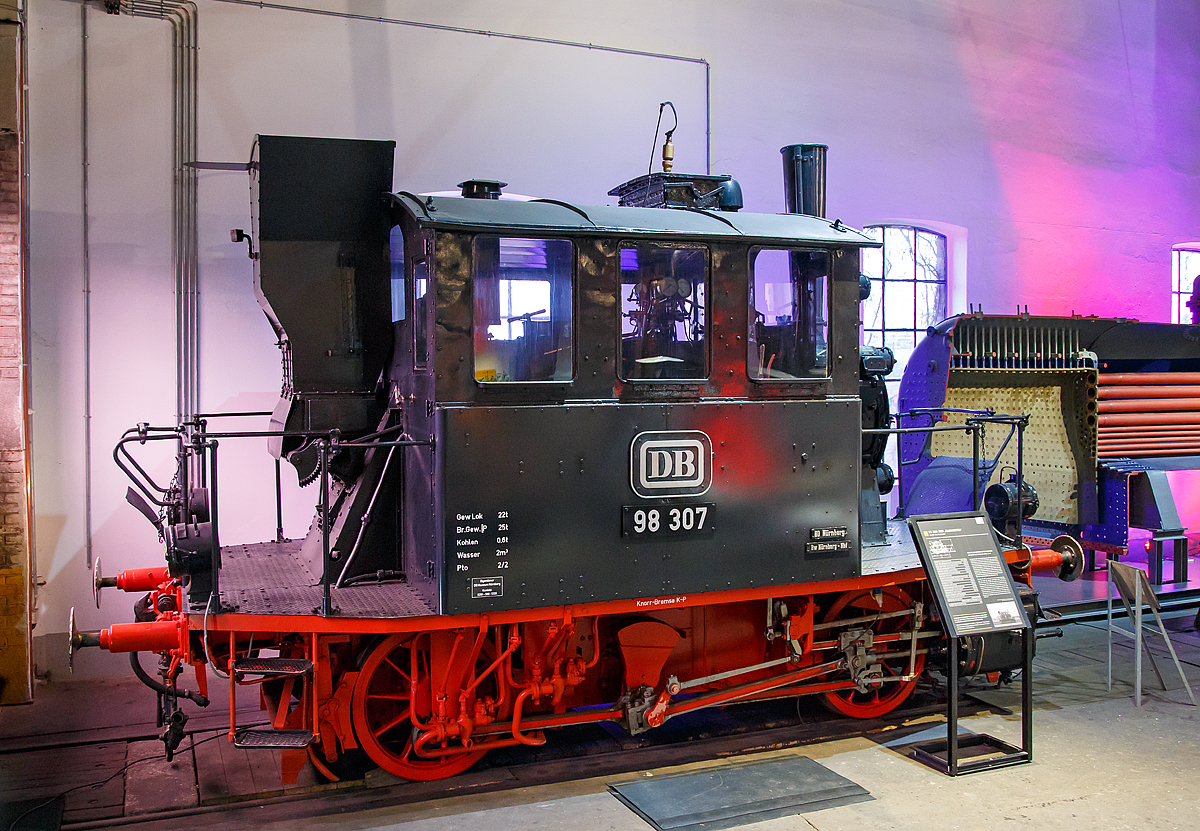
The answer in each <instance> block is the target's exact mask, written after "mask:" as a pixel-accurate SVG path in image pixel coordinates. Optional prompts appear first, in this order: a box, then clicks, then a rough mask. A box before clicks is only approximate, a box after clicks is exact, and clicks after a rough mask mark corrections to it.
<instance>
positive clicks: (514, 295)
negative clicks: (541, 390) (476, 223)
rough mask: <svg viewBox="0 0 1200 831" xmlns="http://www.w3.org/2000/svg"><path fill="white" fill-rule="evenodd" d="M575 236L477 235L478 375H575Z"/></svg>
mask: <svg viewBox="0 0 1200 831" xmlns="http://www.w3.org/2000/svg"><path fill="white" fill-rule="evenodd" d="M574 259H575V250H574V246H573V245H572V243H571V241H570V240H563V239H520V238H512V237H498V236H478V237H476V238H475V268H474V276H475V283H474V292H475V300H474V307H475V313H474V318H475V380H476V381H477V382H478V383H480V384H493V383H495V384H503V383H513V382H529V381H570V380H571V378H572V375H573V370H574V352H573V349H572V343H571V339H572V330H573V325H572V324H573V321H572V296H573V293H572V272H573V269H572V264H573V262H574Z"/></svg>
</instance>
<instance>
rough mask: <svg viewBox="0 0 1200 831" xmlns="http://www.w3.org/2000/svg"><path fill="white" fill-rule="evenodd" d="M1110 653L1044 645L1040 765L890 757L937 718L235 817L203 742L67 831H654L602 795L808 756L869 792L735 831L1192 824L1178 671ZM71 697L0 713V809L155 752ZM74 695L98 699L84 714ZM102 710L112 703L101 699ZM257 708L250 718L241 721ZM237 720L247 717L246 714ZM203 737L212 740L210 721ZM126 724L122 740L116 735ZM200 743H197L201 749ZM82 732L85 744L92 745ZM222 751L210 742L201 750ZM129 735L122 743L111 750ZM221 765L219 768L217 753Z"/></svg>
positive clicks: (1178, 629) (132, 721) (1000, 730)
mask: <svg viewBox="0 0 1200 831" xmlns="http://www.w3.org/2000/svg"><path fill="white" fill-rule="evenodd" d="M1193 618H1194V611H1192V612H1187V613H1183V614H1177V615H1175V616H1174V617H1173V618H1172V619H1171V620H1170V627H1171V636H1172V641H1173V642H1174V644H1175V646H1176V649H1177V650H1178V651H1179V653H1180V657H1181V658H1182V659H1183V660H1184V661H1185V664H1184V668H1185V671H1186V672H1188V674H1189V678H1190V679H1191V681H1192V683H1193V687H1194V688H1197V687H1200V634H1198V633H1197V632H1196V630H1195V628H1194V619H1193ZM1105 651H1106V650H1105V633H1104V631H1103V627H1102V625H1100V626H1096V625H1086V624H1072V625H1070V626H1068V627H1066V637H1064V638H1062V639H1051V640H1042V641H1040V642H1039V645H1038V657H1037V659H1036V662H1035V672H1034V676H1035V683H1034V690H1035V706H1034V713H1033V716H1034V761H1033V762H1032V763H1030V764H1024V765H1018V766H1013V767H1009V768H1003V769H997V770H991V771H985V772H980V773H974V774H970V775H965V776H960V777H957V778H950V777H948V776H945V775H944V774H940V773H938V772H936V771H934V770H932V769H930V768H928V767H926V766H924V765H922V764H919V763H918V762H916V761H913V760H912V759H910V758H907V757H906V756H905V755H903V754H902V753H901V752H900V751H899V750H898V748H899V747H900V746H901V745H905V744H909V743H911V742H913V741H915V740H918V739H922V738H939V737H944V735H945V722H944V719H943V718H940V717H936V716H924V717H920V718H913V719H909V720H908V721H907V722H905V721H904V720H898V721H897V724H896V727H895V728H894V729H892V730H889V731H886V732H884V733H882V734H876V735H874V736H872V737H871V738H864V737H858V738H846V739H839V740H834V741H825V742H821V743H818V744H810V745H805V746H803V747H799V748H797V747H793V748H789V749H786V750H774V751H767V752H763V753H757V754H754V755H753V756H752V757H747V756H739V757H737V758H736V759H713V760H709V761H703V762H696V763H693V764H689V765H683V766H666V767H656V768H654V769H646V770H641V771H636V772H633V773H623V774H615V775H607V776H597V777H593V778H574V779H572V780H571V781H565V782H560V783H557V784H548V785H537V786H533V787H509V789H506V790H493V791H491V792H487V793H472V794H463V795H459V796H455V795H449V796H447V795H445V794H441V795H439V796H438V798H435V799H430V798H429V797H428V796H427V795H426V796H424V797H422V796H421V794H422V791H421V790H420V789H419V788H416V787H414V785H413V784H411V783H409V784H405V785H396V784H394V783H392V782H389V781H388V780H387V778H386V777H375V778H374V779H373V778H372V777H371V776H368V777H367V780H366V781H365V782H363V783H360V784H358V785H354V786H351V787H349V788H346V789H345V790H330V787H331V786H328V785H326V786H316V785H315V784H313V780H311V779H309V780H307V783H305V782H302V783H301V786H300V787H299V788H297V789H294V790H292V791H290V792H289V793H287V794H282V795H281V792H280V791H275V792H274V795H275V798H268V799H265V800H260V801H257V802H254V803H249V804H244V805H242V806H239V805H238V804H237V803H230V802H224V803H221V802H219V801H213V799H211V798H210V799H209V800H208V801H206V800H205V797H204V793H203V787H202V784H200V783H202V781H203V779H204V775H205V772H204V770H203V769H202V766H201V765H200V764H199V762H200V761H203V759H202V756H201V753H200V750H201V749H202V748H200V745H199V743H198V742H197V745H196V749H194V750H193V752H192V754H191V756H190V758H189V756H188V755H187V754H181V757H177V759H176V761H175V763H174V764H173V765H167V764H166V763H165V762H164V761H163V760H157V761H148V762H146V763H144V764H138V765H135V766H134V767H132V768H130V769H129V771H127V772H126V773H125V774H124V776H125V780H124V783H123V788H124V795H123V803H124V804H123V806H122V805H121V804H120V803H121V802H122V796H121V793H120V787H121V785H122V780H121V777H120V776H118V777H117V778H116V779H115V780H114V782H113V783H111V784H110V785H109V786H106V787H109V788H113V787H116V788H117V791H116V792H115V794H114V796H113V798H112V799H109V800H108V801H107V803H105V800H103V799H101V798H100V797H98V796H91V797H89V798H90V799H92V800H93V803H94V804H92V805H91V807H90V808H89V806H88V805H87V804H81V803H80V802H79V801H77V802H75V803H74V805H72V803H71V802H68V809H69V810H68V812H67V815H66V816H65V818H64V820H65V822H64V826H63V827H66V828H70V827H78V828H94V827H103V826H106V825H126V824H130V823H134V822H138V823H139V824H138V825H137V826H135V827H139V828H179V827H183V826H184V825H188V826H191V825H203V826H205V827H206V828H215V829H241V828H247V827H258V828H262V829H284V828H286V829H295V828H298V827H303V828H315V829H321V828H335V827H336V828H337V829H339V831H341V830H342V829H386V828H399V827H403V828H404V829H405V831H460V830H461V831H491V830H492V829H508V828H520V829H523V831H524V830H526V829H527V830H528V831H538V830H539V829H545V830H546V831H552V830H553V831H557V829H564V831H568V830H569V831H591V830H592V829H597V830H601V829H603V830H604V831H626V829H628V831H644V829H647V828H650V826H649V825H648V824H647V823H646V822H645V821H644V820H643V819H641V818H640V817H639V816H638V815H637V814H635V813H634V812H633V811H631V810H630V809H629V808H627V807H626V806H625V805H624V804H623V803H621V802H620V801H619V800H618V799H617V798H616V797H614V796H613V795H612V794H611V793H610V792H609V791H608V787H609V785H610V784H614V783H617V782H621V781H629V780H633V779H645V778H649V777H654V776H662V775H664V774H668V773H679V772H684V771H714V770H717V771H720V770H723V769H725V768H727V767H728V766H729V765H731V764H735V763H741V762H745V761H746V760H747V759H748V758H752V759H753V760H755V761H759V760H770V759H778V758H783V757H788V756H795V755H802V756H807V757H809V758H812V759H814V760H816V761H818V762H820V764H822V765H824V766H825V767H826V768H828V769H829V770H831V771H833V772H835V773H837V774H839V775H841V776H843V777H845V778H847V779H849V780H851V781H852V782H854V783H856V784H858V785H860V786H861V787H863V788H865V789H866V790H867V791H868V792H869V793H870V795H871V797H872V799H870V800H869V801H864V802H859V803H856V804H851V805H844V806H841V807H834V808H827V809H824V810H818V811H813V812H809V813H804V814H799V815H791V816H785V817H781V818H775V819H770V820H765V821H760V822H754V823H750V824H747V825H743V826H740V827H742V828H746V829H750V831H783V829H820V830H821V831H841V830H842V829H845V830H846V831H863V830H864V829H914V830H915V829H920V831H930V829H954V828H964V829H972V831H983V830H984V829H992V828H1005V829H1008V828H1014V827H1015V828H1020V827H1038V828H1042V829H1068V831H1069V830H1070V829H1089V831H1090V829H1125V828H1129V829H1134V828H1136V829H1147V828H1154V829H1159V828H1161V829H1172V828H1178V829H1196V828H1200V795H1198V794H1197V793H1196V790H1195V785H1194V783H1195V782H1196V781H1200V729H1198V727H1200V726H1198V725H1197V723H1196V722H1197V720H1198V719H1200V708H1196V707H1193V706H1190V704H1189V703H1188V699H1187V695H1186V693H1185V692H1184V690H1183V689H1182V686H1181V683H1180V681H1179V679H1178V675H1177V673H1175V670H1174V666H1173V664H1171V662H1170V659H1169V657H1167V656H1166V653H1165V651H1164V650H1163V649H1162V648H1161V647H1160V646H1157V645H1156V646H1155V647H1154V651H1155V654H1156V655H1160V656H1161V660H1160V661H1159V666H1160V668H1161V669H1162V671H1163V674H1164V676H1165V677H1166V680H1167V682H1168V687H1169V689H1168V690H1167V691H1165V692H1164V691H1162V690H1161V689H1159V687H1158V684H1157V680H1156V679H1155V677H1154V675H1153V673H1152V671H1151V670H1150V668H1149V666H1147V667H1146V668H1145V677H1144V680H1143V684H1144V687H1145V689H1146V691H1147V693H1148V694H1147V697H1146V698H1145V699H1144V701H1143V705H1142V707H1140V708H1138V707H1135V706H1134V702H1133V700H1132V697H1131V692H1132V674H1133V670H1132V667H1133V654H1132V649H1131V648H1130V646H1129V645H1127V644H1126V642H1125V641H1124V640H1123V639H1121V640H1119V641H1118V642H1117V645H1116V646H1115V653H1114V685H1113V689H1112V690H1111V691H1109V690H1107V689H1106V683H1105V663H1104V660H1105ZM78 687H79V688H78V689H73V690H67V689H64V688H63V687H58V688H56V687H55V686H54V685H52V686H51V687H50V688H43V689H42V690H40V691H39V700H38V702H37V703H35V704H34V705H31V706H30V707H24V708H22V707H10V708H5V709H3V710H0V803H3V802H5V801H9V802H11V801H14V800H15V799H18V798H34V797H38V798H40V797H42V796H44V795H46V794H49V795H53V794H54V793H57V792H59V791H60V790H63V789H65V787H69V786H70V785H72V784H76V780H79V781H80V782H81V783H82V782H87V781H92V780H96V779H99V778H103V777H104V776H108V775H109V774H110V771H112V770H115V769H116V767H119V765H118V764H117V762H118V761H120V758H123V759H124V760H125V762H126V763H128V762H129V761H132V760H133V759H135V758H138V757H139V756H142V755H146V754H152V753H154V752H156V743H155V742H154V741H153V739H152V736H153V733H154V730H153V724H152V722H149V723H146V724H144V725H143V724H142V723H141V719H144V718H145V716H146V713H145V712H144V711H149V712H150V717H151V718H152V710H151V709H150V708H151V705H152V702H153V697H152V696H150V695H149V694H148V693H147V692H146V691H144V690H139V689H137V688H136V687H134V688H131V687H129V686H128V685H127V684H126V683H124V682H122V683H112V682H106V683H101V684H98V683H96V682H91V683H90V684H82V685H78ZM979 694H980V696H981V697H983V698H985V699H986V700H987V701H989V702H990V703H991V704H992V705H993V706H992V710H991V712H990V713H984V714H982V715H977V716H973V717H969V718H964V719H963V720H962V721H961V722H960V728H961V729H962V730H968V731H971V732H974V733H984V734H988V735H991V736H994V737H996V738H999V739H1002V740H1005V741H1008V742H1010V743H1013V744H1020V736H1021V719H1020V716H1019V714H1014V713H1011V712H1008V711H1007V710H1006V707H1008V706H1010V705H1014V704H1015V702H1016V701H1017V700H1018V696H1017V693H1016V690H1015V689H1013V690H1002V691H998V692H997V691H987V690H983V691H979ZM135 695H136V701H135V698H134V696H135ZM85 700H86V701H90V702H91V703H92V704H91V706H88V705H84V706H82V707H81V706H80V702H81V701H85ZM106 702H107V703H109V704H113V705H118V704H119V705H121V706H107V705H106ZM247 703H248V704H249V703H250V702H247ZM122 707H124V708H125V709H124V712H123V713H122V712H121V708H122ZM35 711H36V712H35ZM130 713H134V714H135V715H134V716H132V717H131V716H130V715H129V714H130ZM251 715H252V714H251V713H247V719H245V720H248V718H249V717H250V716H251ZM217 716H218V714H217V713H211V714H206V715H205V716H204V718H205V719H213V720H214V722H215V719H216V718H217ZM239 721H244V719H243V718H241V717H239ZM197 726H198V727H201V728H206V729H210V728H209V726H208V725H205V724H198V725H197ZM211 729H212V735H217V734H218V733H219V730H218V729H217V725H216V723H214V724H213V725H211ZM121 730H124V731H125V734H124V735H125V738H124V739H123V738H122V737H121V735H119V734H118V733H119V731H121ZM114 731H117V732H114ZM206 735H208V734H206V733H203V732H202V733H198V734H197V736H196V738H200V737H202V736H206ZM89 736H90V737H91V738H93V739H95V741H94V742H93V743H91V744H89V743H88V741H87V740H88V738H89ZM222 741H223V739H217V740H215V741H210V742H208V743H206V745H205V748H211V747H214V746H217V745H218V744H220V743H221V742H222ZM122 742H126V744H125V745H124V747H123V748H120V746H121V744H122ZM39 743H40V744H39ZM38 747H41V748H42V749H40V750H38V749H36V748H38ZM89 747H90V748H92V750H93V754H98V753H100V751H99V750H97V748H105V750H104V753H107V754H109V756H112V754H113V752H114V751H115V749H117V748H120V749H121V751H122V754H123V756H121V757H114V758H113V759H110V758H109V756H104V760H105V761H103V765H104V767H103V768H102V769H101V768H90V769H89V768H88V765H89V764H93V763H94V762H89V761H87V759H88V758H89V757H87V756H86V752H85V751H86V749H87V748H89ZM160 747H161V745H157V748H160ZM34 753H41V754H49V757H48V758H49V759H50V761H51V762H52V763H54V762H56V761H57V764H58V767H59V768H60V769H61V770H60V772H61V775H60V776H59V777H57V778H56V779H54V780H53V781H46V782H31V781H29V780H30V777H31V776H32V771H33V770H34V769H35V768H36V766H35V765H33V764H30V762H29V760H31V759H32V758H33V757H32V756H31V755H30V754H34ZM80 754H83V755H80ZM101 755H102V754H101ZM94 758H100V756H94ZM222 764H229V762H228V760H227V759H226V760H225V761H224V762H222ZM189 765H190V767H189ZM587 770H588V764H587V763H586V762H583V763H580V764H578V765H577V766H576V767H575V769H574V772H573V774H572V775H574V776H579V775H580V773H581V772H584V773H586V771H587ZM197 771H199V772H200V773H199V775H198V774H197ZM135 772H136V773H135ZM505 777H509V778H510V779H511V780H512V781H515V782H517V783H519V782H520V780H521V778H522V777H521V775H520V772H519V771H517V772H516V773H515V774H514V773H513V772H511V771H509V770H508V769H504V768H498V769H492V770H488V771H469V772H468V773H466V774H464V775H463V776H462V777H459V779H458V780H456V781H458V782H460V783H461V784H462V786H463V787H464V788H468V789H469V788H471V787H480V786H481V784H482V786H489V787H490V786H491V785H493V784H495V783H496V782H497V781H499V780H503V779H505ZM503 784H504V783H502V782H501V785H503ZM509 785H511V782H509ZM86 792H87V791H86V789H85V790H81V791H77V792H76V794H77V795H79V794H84V793H86ZM77 799H78V796H77ZM172 800H174V801H173V802H172ZM101 803H105V804H101ZM105 805H107V807H105ZM180 809H182V811H180ZM163 812H174V813H163ZM6 825H7V824H6Z"/></svg>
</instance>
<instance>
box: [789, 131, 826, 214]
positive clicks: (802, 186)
mask: <svg viewBox="0 0 1200 831" xmlns="http://www.w3.org/2000/svg"><path fill="white" fill-rule="evenodd" d="M828 150H829V145H827V144H789V145H788V146H787V147H781V148H780V149H779V152H780V153H782V154H783V197H784V201H785V203H786V205H787V212H788V213H790V214H807V215H808V216H819V217H824V216H825V155H826V153H827V152H828Z"/></svg>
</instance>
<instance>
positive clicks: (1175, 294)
mask: <svg viewBox="0 0 1200 831" xmlns="http://www.w3.org/2000/svg"><path fill="white" fill-rule="evenodd" d="M1197 278H1200V248H1190V247H1183V246H1181V247H1178V248H1175V249H1174V250H1172V251H1171V322H1172V323H1191V322H1192V308H1191V307H1190V306H1188V301H1189V300H1191V299H1192V290H1193V286H1194V285H1195V281H1196V280H1197Z"/></svg>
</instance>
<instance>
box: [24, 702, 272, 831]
mask: <svg viewBox="0 0 1200 831" xmlns="http://www.w3.org/2000/svg"><path fill="white" fill-rule="evenodd" d="M266 724H268V722H265V721H264V722H260V723H258V724H247V725H244V726H243V729H249V728H251V727H263V726H265V725H266ZM189 735H191V734H189ZM225 735H226V734H225V733H224V732H223V731H222V732H218V733H216V734H215V735H212V736H209V737H208V738H207V739H201V740H200V741H196V740H195V739H192V748H193V749H195V747H196V746H197V745H201V744H204V743H205V742H211V741H212V740H213V739H219V738H221V737H222V736H225ZM165 758H167V754H166V752H165V751H164V752H163V753H161V754H160V755H158V756H146V757H145V758H142V759H134V760H133V761H132V762H128V763H126V764H125V765H123V766H122V767H121V768H120V769H118V770H117V771H116V772H114V773H113V774H112V775H111V776H109V777H108V778H107V779H102V780H100V781H99V782H86V783H84V784H82V785H76V786H75V787H73V788H67V789H66V790H65V791H63V792H62V793H57V794H55V795H54V796H52V797H50V798H49V799H47V800H46V801H45V802H42V803H39V804H37V805H34V806H33V807H32V808H30V809H29V810H27V811H25V812H24V813H23V814H20V815H19V816H18V817H17V818H16V819H14V820H13V821H12V822H11V823H9V826H8V831H17V824H18V823H19V822H20V821H21V820H23V819H25V817H27V816H29V815H30V814H32V813H34V812H35V811H40V810H42V809H43V808H45V807H46V806H47V805H50V804H51V803H53V802H54V800H56V799H62V798H63V797H65V796H66V795H67V794H69V793H73V792H74V791H80V790H83V789H84V788H103V787H104V786H105V785H107V784H108V783H109V782H111V781H112V780H114V779H116V778H117V777H118V776H120V775H121V774H122V773H124V772H125V771H127V770H129V769H130V768H131V767H133V766H134V765H136V764H137V763H138V762H148V761H150V760H151V759H154V760H157V759H165Z"/></svg>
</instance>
